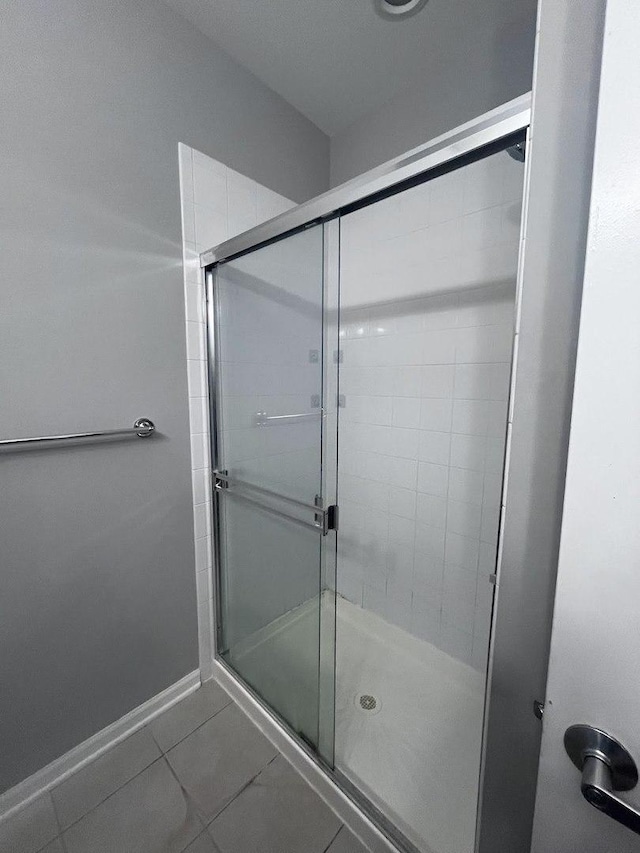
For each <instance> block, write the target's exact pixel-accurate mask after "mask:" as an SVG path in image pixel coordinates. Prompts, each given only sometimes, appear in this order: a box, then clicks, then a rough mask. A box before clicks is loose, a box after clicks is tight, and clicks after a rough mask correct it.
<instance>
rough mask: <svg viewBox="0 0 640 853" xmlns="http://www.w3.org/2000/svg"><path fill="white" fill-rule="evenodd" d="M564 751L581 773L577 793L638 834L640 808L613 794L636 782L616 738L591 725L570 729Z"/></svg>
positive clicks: (632, 767) (629, 760) (633, 766)
mask: <svg viewBox="0 0 640 853" xmlns="http://www.w3.org/2000/svg"><path fill="white" fill-rule="evenodd" d="M564 748H565V749H566V751H567V755H568V756H569V758H570V759H571V760H572V761H573V763H574V764H575V766H576V767H577V768H578V770H580V771H581V772H582V781H581V783H580V790H581V791H582V795H583V796H584V798H585V800H586V801H587V802H588V803H590V804H591V805H592V806H594V808H596V809H598V810H599V811H601V812H604V814H606V815H609V817H612V818H613V819H614V820H617V821H618V823H621V824H623V825H624V826H626V827H627V828H628V829H630V830H632V831H633V832H636V833H638V835H640V809H636V808H634V807H633V806H630V805H629V803H625V801H624V800H622V799H620V797H618V796H617V795H616V794H615V793H614V791H630V790H631V789H632V788H635V786H636V785H637V783H638V768H637V767H636V763H635V761H634V760H633V758H632V757H631V755H630V753H629V752H628V750H626V749H625V748H624V746H622V744H621V743H619V742H618V741H617V740H616V739H615V738H612V737H611V735H608V734H607V733H606V732H603V731H601V730H600V729H596V728H594V727H593V726H587V725H578V726H569V728H568V729H567V730H566V732H565V733H564Z"/></svg>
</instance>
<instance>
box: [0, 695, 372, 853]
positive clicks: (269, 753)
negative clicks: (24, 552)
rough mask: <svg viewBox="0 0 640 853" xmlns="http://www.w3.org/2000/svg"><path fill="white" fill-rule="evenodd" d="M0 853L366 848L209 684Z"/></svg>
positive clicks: (39, 804)
mask: <svg viewBox="0 0 640 853" xmlns="http://www.w3.org/2000/svg"><path fill="white" fill-rule="evenodd" d="M0 851H2V853H367V851H366V848H365V847H363V846H362V844H361V843H360V842H359V841H358V840H357V839H356V838H355V836H354V835H352V834H351V832H350V831H349V829H348V828H347V827H346V826H343V825H342V824H341V822H340V820H339V819H338V818H337V817H336V815H335V814H334V813H333V812H332V811H331V809H329V807H328V806H327V805H326V804H325V803H324V802H323V801H322V800H321V799H320V798H319V797H318V795H317V794H316V793H315V792H314V791H313V789H312V788H310V787H309V786H308V785H307V783H306V782H305V781H304V780H303V779H302V778H301V777H300V776H299V775H298V774H297V773H296V771H295V770H294V769H293V768H292V767H291V765H290V764H289V763H288V762H287V761H286V760H285V759H284V758H283V757H282V755H280V754H279V753H278V751H277V750H276V749H275V747H273V746H272V745H271V743H270V742H269V741H268V740H267V739H266V738H265V737H264V735H263V734H262V733H261V732H260V731H259V730H258V729H257V728H256V726H254V724H253V723H252V722H251V721H250V720H249V719H248V717H246V716H245V714H244V713H243V712H242V711H241V710H240V709H239V708H238V706H237V705H236V704H235V703H234V702H232V700H231V699H230V698H229V696H227V694H226V693H225V692H224V691H223V690H222V689H221V688H220V687H219V686H218V685H217V684H215V683H214V682H211V681H210V682H207V683H206V684H205V685H204V686H203V687H202V688H200V689H199V690H197V691H196V692H195V693H192V694H191V695H190V696H188V697H187V698H186V699H184V700H183V701H182V702H180V703H179V704H178V705H175V706H174V707H173V708H170V709H169V710H168V711H166V712H165V713H164V714H163V715H162V716H160V717H158V718H157V719H155V720H153V721H152V722H151V723H150V724H149V725H148V726H145V727H144V728H142V729H140V730H139V731H137V732H136V733H135V734H133V735H131V736H130V737H129V738H127V739H126V740H125V741H123V742H122V743H120V744H118V745H117V746H115V747H113V749H111V750H109V751H108V752H107V753H105V754H104V755H102V756H100V758H98V759H96V760H95V761H93V762H92V763H91V764H89V765H87V766H86V767H84V768H82V770H79V771H78V772H77V773H75V774H74V775H73V776H71V777H70V778H68V779H66V780H65V781H64V782H62V783H60V784H59V785H57V786H56V787H55V788H53V789H52V790H51V791H50V792H47V793H45V794H43V795H41V796H40V797H38V798H37V799H36V800H35V801H34V802H32V803H31V804H30V805H28V806H27V807H26V808H25V809H23V810H22V811H20V812H18V813H17V814H15V815H13V816H11V817H10V818H8V819H5V820H2V821H0Z"/></svg>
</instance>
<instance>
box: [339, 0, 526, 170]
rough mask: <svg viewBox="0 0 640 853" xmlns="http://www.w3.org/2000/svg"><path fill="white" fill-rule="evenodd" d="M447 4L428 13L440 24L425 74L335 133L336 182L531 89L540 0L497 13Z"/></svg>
mask: <svg viewBox="0 0 640 853" xmlns="http://www.w3.org/2000/svg"><path fill="white" fill-rule="evenodd" d="M445 5H446V7H447V9H446V10H443V9H442V6H441V5H440V4H436V2H435V0H434V3H433V4H430V5H429V6H428V7H427V8H426V9H425V10H424V12H422V13H421V14H429V15H433V16H434V27H436V26H437V28H438V30H437V32H438V37H437V38H434V39H433V41H431V40H430V41H429V43H428V44H425V51H427V56H428V63H427V70H426V73H425V74H424V76H423V78H422V79H421V80H420V81H419V82H417V83H416V84H415V85H414V86H412V87H411V88H409V89H407V90H405V91H403V92H401V93H399V94H398V95H396V97H394V98H392V99H391V100H390V101H388V102H387V103H386V104H385V105H384V106H383V107H382V108H381V109H379V110H377V111H375V112H374V113H371V114H369V115H366V116H365V117H364V118H362V119H360V120H358V121H356V122H354V124H352V125H351V126H350V127H348V128H347V129H346V130H345V131H343V132H342V133H340V134H337V135H336V136H334V137H333V138H332V139H331V185H332V186H337V185H338V184H341V183H342V182H343V181H347V180H349V179H350V178H353V177H355V176H356V175H359V174H361V173H362V172H364V171H366V170H367V169H372V168H373V167H374V166H378V165H380V163H384V162H385V161H387V160H390V159H391V158H393V157H397V156H399V155H401V154H403V153H404V152H405V151H408V150H409V149H411V148H415V147H416V146H417V145H421V144H422V143H424V142H427V141H428V140H429V139H433V138H434V137H436V136H438V135H439V134H441V133H444V132H445V131H447V130H450V129H451V128H453V127H457V126H458V125H459V124H462V123H463V122H465V121H468V120H470V119H472V118H475V116H478V115H481V114H482V113H484V112H487V111H488V110H490V109H493V108H494V107H497V106H499V105H500V104H502V103H504V102H505V101H509V100H511V99H512V98H515V97H517V96H518V95H522V94H524V93H525V92H528V91H529V89H531V78H532V71H533V50H534V42H535V21H536V8H537V2H536V0H513V2H512V3H511V4H510V5H509V7H508V9H507V10H506V11H505V10H504V8H503V7H500V9H498V10H496V13H495V14H491V13H485V14H482V12H481V11H479V10H481V9H482V6H483V4H480V5H479V6H478V4H475V6H476V8H475V9H472V8H470V7H468V6H467V5H466V4H465V3H463V2H461V0H449V2H447V4H445ZM479 14H480V15H482V18H481V20H480V21H476V20H475V19H473V18H474V16H475V15H479ZM438 15H440V18H438V17H437V16H438ZM471 19H473V20H471ZM393 26H396V25H395V24H393Z"/></svg>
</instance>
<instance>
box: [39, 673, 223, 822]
mask: <svg viewBox="0 0 640 853" xmlns="http://www.w3.org/2000/svg"><path fill="white" fill-rule="evenodd" d="M200 689H202V688H200ZM190 695H191V694H190ZM227 696H228V694H227ZM188 698H189V697H188V696H187V697H185V699H188ZM182 701H184V700H182ZM231 703H233V699H232V698H231V697H230V696H229V701H228V702H227V703H226V705H224V707H222V708H220V709H219V710H218V711H216V712H215V714H213V715H212V716H211V717H209V718H208V719H207V720H205V721H204V723H201V724H200V725H199V726H197V728H195V729H194V730H193V732H195V731H197V730H198V729H199V728H201V727H202V726H204V725H205V723H208V722H209V720H212V719H213V717H215V716H217V715H218V714H219V713H220V711H223V710H224V709H225V708H228V707H229V705H230V704H231ZM180 704H181V703H178V705H180ZM174 707H177V706H174ZM168 710H171V708H169V709H168ZM144 729H148V730H149V734H150V735H151V738H152V740H153V742H154V743H155V745H156V746H157V747H158V749H159V750H160V755H159V756H158V757H157V758H154V760H153V761H151V762H150V763H149V764H147V766H146V767H143V768H142V770H139V771H138V772H137V773H136V774H135V775H133V776H131V778H130V779H127V781H126V782H123V783H122V785H120V786H119V787H118V788H116V790H115V791H112V792H111V793H110V794H108V795H107V796H106V797H104V798H103V799H102V800H100V802H98V803H96V804H95V805H94V806H92V807H91V808H90V809H89V810H88V811H86V812H85V813H84V814H83V815H81V816H80V817H79V818H77V819H76V820H74V821H73V823H70V824H69V826H67V827H66V828H65V829H62V825H61V824H60V820H59V818H58V812H57V809H56V806H55V802H54V800H53V796H51V791H54V790H55V788H56V787H58V786H57V785H56V786H55V787H54V788H52V789H51V791H50V792H49V795H50V796H51V802H52V803H53V810H54V814H55V816H56V821H57V823H58V827H59V829H60V836H62V835H63V834H64V833H65V832H68V830H70V829H71V827H72V826H75V825H76V824H77V823H79V822H80V821H81V820H83V818H85V817H86V816H87V815H88V814H90V813H91V812H92V811H94V810H95V809H97V808H98V807H99V806H101V805H102V804H103V803H106V801H107V800H109V799H110V798H111V797H113V796H114V795H115V794H117V793H118V791H120V790H122V788H124V787H125V785H128V784H129V782H133V780H134V779H137V778H138V776H141V775H142V774H143V773H144V772H145V771H146V770H148V769H149V768H150V767H152V766H153V765H154V764H156V763H157V762H158V761H160V760H161V759H163V758H166V754H167V753H165V752H164V750H163V749H162V747H161V746H160V744H159V743H158V742H157V740H156V739H155V737H154V734H153V731H152V730H151V725H149V724H148V725H145V726H143V727H142V728H141V729H139V730H138V731H143V730H144ZM193 732H190V733H189V734H188V735H185V737H183V738H182V739H181V740H179V741H178V743H176V744H174V746H178V744H179V743H182V741H184V740H186V739H187V738H188V737H189V736H190V735H192V734H193ZM126 740H127V738H125V741H121V743H125V742H126ZM116 746H119V744H116ZM114 748H115V747H112V748H111V749H114ZM111 749H109V750H107V752H105V753H103V755H109V753H110V752H111ZM170 749H173V746H172V747H170ZM100 757H101V756H100ZM91 763H93V762H91ZM91 763H90V764H88V765H85V766H86V767H90V766H91ZM167 764H168V765H169V768H170V770H171V773H172V775H175V774H174V772H173V768H172V767H171V764H170V762H169V761H168V760H167ZM81 769H84V768H81ZM78 772H80V771H78ZM75 775H76V774H75V773H74V774H72V775H71V776H70V777H69V778H70V779H71V778H73V776H75ZM65 781H66V780H65ZM203 826H204V824H203Z"/></svg>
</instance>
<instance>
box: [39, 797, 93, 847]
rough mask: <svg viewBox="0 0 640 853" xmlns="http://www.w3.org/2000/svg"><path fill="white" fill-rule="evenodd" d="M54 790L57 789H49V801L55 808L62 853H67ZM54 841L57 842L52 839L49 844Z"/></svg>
mask: <svg viewBox="0 0 640 853" xmlns="http://www.w3.org/2000/svg"><path fill="white" fill-rule="evenodd" d="M53 790H55V789H54V788H51V789H49V791H47V793H48V794H49V799H50V800H51V807H52V808H53V814H54V816H55V819H56V824H57V826H58V835H57V838H58V839H59V840H60V844H61V846H62V851H63V853H67V845H66V843H65V840H64V830H63V829H62V824H61V823H60V817H59V816H58V808H57V806H56V802H55V800H54V799H53V795H52V791H53ZM83 817H84V815H83ZM53 841H55V839H52V840H51V841H50V842H49V844H51V843H52V842H53ZM46 846H47V845H46V844H45V847H46ZM42 849H43V850H44V847H43V848H42Z"/></svg>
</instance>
